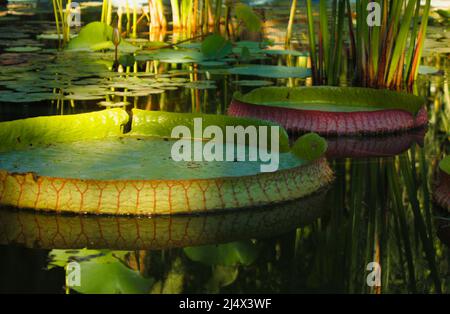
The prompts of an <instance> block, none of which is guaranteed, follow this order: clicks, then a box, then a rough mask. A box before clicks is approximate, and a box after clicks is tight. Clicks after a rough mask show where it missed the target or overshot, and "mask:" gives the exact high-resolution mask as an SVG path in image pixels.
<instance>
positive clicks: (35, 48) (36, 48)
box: [5, 46, 42, 52]
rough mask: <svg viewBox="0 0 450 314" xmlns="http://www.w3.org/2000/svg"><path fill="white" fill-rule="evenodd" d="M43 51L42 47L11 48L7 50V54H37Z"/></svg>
mask: <svg viewBox="0 0 450 314" xmlns="http://www.w3.org/2000/svg"><path fill="white" fill-rule="evenodd" d="M40 50H42V48H41V47H30V46H24V47H10V48H6V49H5V51H6V52H36V51H40Z"/></svg>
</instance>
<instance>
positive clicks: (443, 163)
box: [439, 156, 450, 175]
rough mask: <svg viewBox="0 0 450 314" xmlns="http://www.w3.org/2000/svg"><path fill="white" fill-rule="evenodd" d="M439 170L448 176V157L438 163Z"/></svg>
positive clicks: (449, 166)
mask: <svg viewBox="0 0 450 314" xmlns="http://www.w3.org/2000/svg"><path fill="white" fill-rule="evenodd" d="M439 168H440V169H441V170H442V171H444V172H445V173H446V174H448V175H450V156H447V157H445V158H444V159H442V160H441V162H440V163H439Z"/></svg>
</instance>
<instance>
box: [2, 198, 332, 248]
mask: <svg viewBox="0 0 450 314" xmlns="http://www.w3.org/2000/svg"><path fill="white" fill-rule="evenodd" d="M326 194H327V191H326V190H324V191H321V192H318V193H316V194H314V195H311V196H309V197H307V198H304V199H301V200H297V201H292V202H288V203H283V204H279V205H271V206H269V207H265V208H252V209H249V210H238V211H229V212H223V213H218V214H210V215H174V216H157V217H107V216H95V215H83V216H77V215H75V216H72V215H55V214H53V215H52V214H40V213H34V212H29V211H18V210H14V209H5V208H2V210H1V211H0V244H17V245H24V246H26V247H30V248H46V249H52V248H56V249H81V248H89V249H112V250H154V249H168V248H174V247H185V246H195V245H202V244H209V243H223V242H230V241H235V240H240V239H249V238H267V237H271V236H273V235H276V234H279V233H284V232H288V231H289V230H293V229H295V228H297V227H299V226H304V225H307V224H309V223H311V222H312V221H314V220H315V219H317V218H318V217H321V216H322V215H323V214H324V213H325V211H326V209H327V207H326V206H325V200H326Z"/></svg>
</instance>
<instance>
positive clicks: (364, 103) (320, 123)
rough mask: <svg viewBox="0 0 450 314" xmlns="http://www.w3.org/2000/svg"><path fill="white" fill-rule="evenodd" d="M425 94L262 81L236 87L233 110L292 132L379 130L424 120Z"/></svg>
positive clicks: (402, 127)
mask: <svg viewBox="0 0 450 314" xmlns="http://www.w3.org/2000/svg"><path fill="white" fill-rule="evenodd" d="M424 104H425V99H424V98H422V97H418V96H414V95H411V94H406V93H398V92H393V91H388V90H376V89H369V88H358V87H299V88H286V87H265V88H259V89H255V90H253V91H251V92H250V93H248V94H245V95H242V94H239V93H236V94H235V95H234V98H233V101H232V103H231V105H230V108H229V114H231V115H234V116H243V117H255V118H260V119H265V120H270V121H274V122H277V123H280V124H282V125H283V126H284V127H285V128H286V129H287V130H288V131H291V132H316V133H319V134H325V135H335V134H345V135H350V134H381V133H392V132H397V131H403V130H409V129H414V128H419V127H423V126H425V125H426V124H427V121H428V118H427V112H426V109H425V107H424Z"/></svg>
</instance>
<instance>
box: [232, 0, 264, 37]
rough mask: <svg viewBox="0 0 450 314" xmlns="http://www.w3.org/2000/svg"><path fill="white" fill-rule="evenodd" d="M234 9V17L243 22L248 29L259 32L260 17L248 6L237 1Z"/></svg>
mask: <svg viewBox="0 0 450 314" xmlns="http://www.w3.org/2000/svg"><path fill="white" fill-rule="evenodd" d="M234 10H235V14H236V17H237V18H238V19H239V20H241V21H243V22H244V24H245V27H246V28H247V29H248V30H249V31H251V32H259V31H260V30H261V26H262V22H261V18H260V17H259V16H258V14H256V13H255V12H254V11H253V9H252V8H251V7H250V6H248V5H246V4H243V3H238V4H236V5H235V7H234Z"/></svg>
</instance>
